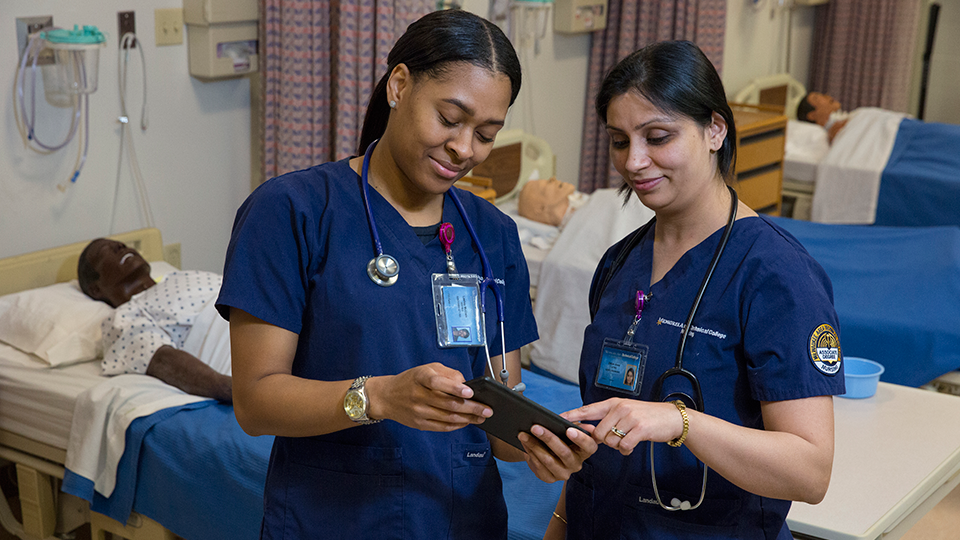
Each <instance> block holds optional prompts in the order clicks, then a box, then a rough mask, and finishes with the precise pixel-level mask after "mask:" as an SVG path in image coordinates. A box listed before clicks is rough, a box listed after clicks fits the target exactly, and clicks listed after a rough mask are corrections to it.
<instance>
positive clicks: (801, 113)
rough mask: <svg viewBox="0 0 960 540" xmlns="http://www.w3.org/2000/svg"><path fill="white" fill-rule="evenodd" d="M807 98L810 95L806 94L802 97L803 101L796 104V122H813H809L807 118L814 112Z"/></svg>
mask: <svg viewBox="0 0 960 540" xmlns="http://www.w3.org/2000/svg"><path fill="white" fill-rule="evenodd" d="M809 97H810V93H809V92H807V95H805V96H803V99H801V100H800V103H797V120H803V121H804V122H813V120H810V118H809V117H808V115H809V114H810V113H812V112H813V111H814V106H813V105H812V104H811V103H810V100H809V99H807V98H809ZM814 123H815V122H814Z"/></svg>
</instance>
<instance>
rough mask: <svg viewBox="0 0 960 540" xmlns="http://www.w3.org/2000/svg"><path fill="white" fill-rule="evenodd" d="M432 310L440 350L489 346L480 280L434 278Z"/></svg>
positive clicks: (469, 276) (450, 276)
mask: <svg viewBox="0 0 960 540" xmlns="http://www.w3.org/2000/svg"><path fill="white" fill-rule="evenodd" d="M433 308H434V315H436V318H437V341H438V343H439V345H440V346H441V347H443V348H447V347H482V346H484V345H486V343H487V333H486V328H485V327H484V324H483V311H482V310H481V309H480V276H478V275H476V274H433Z"/></svg>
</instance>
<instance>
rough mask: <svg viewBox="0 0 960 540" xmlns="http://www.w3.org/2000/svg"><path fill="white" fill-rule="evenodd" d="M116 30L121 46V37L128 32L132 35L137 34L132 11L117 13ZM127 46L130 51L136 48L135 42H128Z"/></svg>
mask: <svg viewBox="0 0 960 540" xmlns="http://www.w3.org/2000/svg"><path fill="white" fill-rule="evenodd" d="M117 28H118V29H119V32H118V33H117V35H118V36H119V40H120V41H119V43H121V44H122V43H123V35H124V34H126V33H127V32H130V33H132V34H134V35H136V34H137V24H136V19H135V17H134V16H133V12H132V11H118V12H117ZM127 44H128V45H129V46H130V47H129V48H131V49H132V48H134V47H136V46H137V40H133V41H128V42H127Z"/></svg>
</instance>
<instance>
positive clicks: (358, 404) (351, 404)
mask: <svg viewBox="0 0 960 540" xmlns="http://www.w3.org/2000/svg"><path fill="white" fill-rule="evenodd" d="M363 405H364V403H363V398H362V397H360V392H355V391H350V392H347V397H346V398H344V400H343V409H344V410H345V411H346V412H347V416H349V417H350V418H360V417H361V416H363V409H364V407H363Z"/></svg>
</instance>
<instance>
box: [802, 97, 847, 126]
mask: <svg viewBox="0 0 960 540" xmlns="http://www.w3.org/2000/svg"><path fill="white" fill-rule="evenodd" d="M839 110H840V102H839V101H837V100H835V99H833V97H832V96H830V94H823V93H820V92H810V93H809V94H807V95H806V96H805V97H804V98H803V99H802V100H801V101H800V104H799V105H797V119H798V120H806V121H807V122H813V123H814V124H820V125H821V126H826V125H827V121H828V120H829V119H830V114H832V113H834V112H836V111H839Z"/></svg>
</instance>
